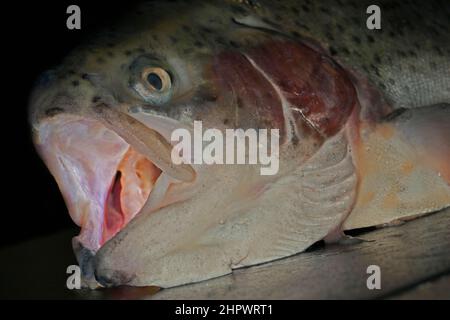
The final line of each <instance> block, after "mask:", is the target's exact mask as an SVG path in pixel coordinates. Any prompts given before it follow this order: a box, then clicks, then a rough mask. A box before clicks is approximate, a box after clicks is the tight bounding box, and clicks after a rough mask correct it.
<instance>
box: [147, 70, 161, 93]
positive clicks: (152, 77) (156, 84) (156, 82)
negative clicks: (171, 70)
mask: <svg viewBox="0 0 450 320" xmlns="http://www.w3.org/2000/svg"><path fill="white" fill-rule="evenodd" d="M147 81H148V83H149V84H150V85H151V86H152V87H153V88H155V89H156V90H158V91H159V90H161V89H162V87H163V83H162V80H161V78H160V76H158V75H157V74H156V73H154V72H151V73H149V74H148V76H147Z"/></svg>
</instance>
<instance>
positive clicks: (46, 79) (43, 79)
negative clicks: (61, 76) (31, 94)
mask: <svg viewBox="0 0 450 320" xmlns="http://www.w3.org/2000/svg"><path fill="white" fill-rule="evenodd" d="M55 78H56V75H55V72H54V71H53V70H47V71H45V72H43V73H41V75H40V76H39V77H38V78H37V80H36V85H37V86H40V87H47V86H49V85H50V84H51V83H52V82H53V81H54V80H55Z"/></svg>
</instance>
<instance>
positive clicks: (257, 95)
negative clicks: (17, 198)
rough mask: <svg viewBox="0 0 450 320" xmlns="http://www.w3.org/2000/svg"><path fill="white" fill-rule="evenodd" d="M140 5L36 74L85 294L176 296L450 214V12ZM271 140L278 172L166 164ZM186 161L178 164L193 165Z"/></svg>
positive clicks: (43, 147) (383, 6) (326, 4)
mask: <svg viewBox="0 0 450 320" xmlns="http://www.w3.org/2000/svg"><path fill="white" fill-rule="evenodd" d="M369 5H371V3H370V1H365V0H364V1H354V0H337V1H320V2H319V1H309V0H299V1H289V0H285V1H269V0H257V1H254V0H241V1H237V0H236V1H233V0H228V1H227V0H224V1H182V0H175V1H167V2H166V1H153V2H143V3H140V4H138V5H137V7H136V8H135V9H133V10H131V11H130V12H128V13H126V14H124V15H123V18H120V19H118V21H115V22H114V23H112V22H111V24H110V25H109V26H105V28H104V29H102V30H99V31H97V32H96V33H95V34H93V35H92V37H90V38H89V39H88V40H87V41H86V42H85V43H84V44H82V45H80V46H78V47H76V48H75V49H74V50H73V51H72V52H71V53H70V54H69V55H68V56H67V57H66V58H65V59H64V60H63V61H62V63H61V64H60V65H59V66H56V67H54V68H53V69H51V70H48V71H46V72H44V73H43V74H42V75H41V76H40V77H39V78H38V79H37V80H36V85H35V87H34V89H33V91H32V92H31V94H30V102H29V122H30V127H31V131H32V137H33V142H34V144H35V146H36V150H37V152H38V153H39V155H40V156H41V158H42V159H43V161H44V163H45V164H46V166H47V167H48V169H49V170H50V172H51V174H52V175H53V176H54V178H55V180H56V182H57V184H58V186H59V188H60V190H61V193H62V195H63V197H64V200H65V203H66V205H67V208H68V211H69V214H70V216H71V218H72V220H73V221H74V223H75V224H77V225H78V226H79V227H80V234H79V235H78V236H76V237H74V238H73V241H72V245H73V248H74V252H75V255H76V257H77V260H78V263H79V265H80V267H81V273H82V277H83V285H84V286H86V287H89V288H97V287H114V286H121V285H128V286H158V287H162V288H167V287H173V286H178V285H182V284H187V283H192V282H198V281H203V280H207V279H211V278H214V277H219V276H223V275H226V274H229V273H232V272H233V270H235V269H237V268H242V267H247V266H252V265H256V264H260V263H266V262H269V261H273V260H275V259H280V258H285V257H288V256H291V255H294V254H298V253H301V252H303V251H305V250H306V249H307V248H309V247H310V246H311V245H313V244H314V243H316V242H318V241H321V240H324V241H325V242H326V243H330V242H331V243H333V242H336V241H340V240H341V239H345V237H346V236H345V234H344V231H347V230H353V229H359V228H365V227H373V226H376V227H381V226H389V225H393V224H396V223H398V222H401V221H407V220H410V219H413V218H417V217H420V216H422V215H425V214H430V213H432V212H437V211H439V210H442V209H444V208H447V207H449V206H450V185H449V183H450V161H449V159H450V107H449V105H450V38H449V37H450V36H449V33H448V30H450V25H449V24H450V19H449V16H450V6H449V4H448V2H446V1H427V2H423V1H395V0H393V1H388V0H381V1H378V6H379V7H380V10H381V11H380V12H381V29H373V30H372V29H369V28H367V27H366V20H367V18H368V16H369V15H368V13H367V8H368V6H369ZM195 121H201V122H202V125H203V127H204V128H213V129H216V130H218V131H220V132H224V131H225V130H227V129H243V130H247V129H277V130H279V131H278V132H279V135H278V139H279V151H278V154H277V156H278V157H279V170H278V171H277V173H276V174H273V175H261V174H260V170H259V169H260V167H261V165H260V164H248V163H247V164H241V165H224V164H218V163H213V164H204V163H200V164H199V163H195V162H193V163H189V162H183V163H180V164H175V163H174V162H173V161H172V158H171V155H172V151H173V150H174V147H175V142H174V141H172V139H171V137H172V133H173V132H174V131H175V130H177V129H181V128H182V129H185V130H187V131H188V132H192V130H193V129H192V128H193V123H194V122H195ZM189 156H190V155H188V156H187V157H189Z"/></svg>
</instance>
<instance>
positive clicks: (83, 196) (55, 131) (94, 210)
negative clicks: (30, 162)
mask: <svg viewBox="0 0 450 320" xmlns="http://www.w3.org/2000/svg"><path fill="white" fill-rule="evenodd" d="M36 145H37V148H38V151H39V153H40V154H41V156H42V158H43V160H44V162H45V163H46V164H47V166H48V168H49V169H50V171H51V173H52V174H53V176H54V177H55V179H56V181H57V183H58V185H59V187H60V190H61V192H62V194H63V196H64V199H65V201H66V204H67V207H68V208H69V213H70V215H71V217H72V219H73V220H74V222H75V223H76V224H78V225H79V226H80V227H81V232H80V235H79V236H78V237H77V241H78V242H79V243H82V244H83V245H82V247H83V248H85V250H82V251H83V252H87V251H89V252H90V254H91V255H92V253H93V252H96V251H98V250H99V249H100V248H101V247H102V246H103V245H104V244H105V243H106V242H107V241H108V240H110V239H111V238H112V237H114V236H115V235H116V234H117V233H118V232H120V231H121V230H123V229H124V228H125V227H126V226H127V224H128V223H129V222H130V221H131V220H132V219H133V218H134V217H135V216H136V215H137V214H139V212H141V211H142V208H143V207H144V206H146V209H145V211H146V212H148V211H151V210H156V209H158V208H159V207H161V206H163V205H167V204H164V197H165V194H166V192H167V190H168V189H169V185H170V184H171V183H172V182H174V180H171V179H170V178H169V177H168V176H167V175H166V174H165V173H164V172H162V171H161V170H160V169H159V168H157V167H156V166H155V165H154V164H153V162H152V161H151V160H149V159H148V158H146V157H145V156H143V155H141V154H140V153H138V152H137V151H135V150H134V148H133V147H132V146H130V145H129V144H128V143H127V142H125V141H124V140H123V139H122V138H121V137H119V136H118V135H117V134H116V133H115V132H113V131H112V130H110V129H107V128H106V127H104V126H103V125H102V124H101V123H99V122H98V121H96V120H92V119H88V118H83V117H79V116H73V115H62V116H57V117H55V118H52V119H50V120H49V121H48V122H46V123H44V124H43V125H42V126H41V128H40V129H39V135H38V136H36ZM77 247H80V245H77ZM86 250H87V251H86Z"/></svg>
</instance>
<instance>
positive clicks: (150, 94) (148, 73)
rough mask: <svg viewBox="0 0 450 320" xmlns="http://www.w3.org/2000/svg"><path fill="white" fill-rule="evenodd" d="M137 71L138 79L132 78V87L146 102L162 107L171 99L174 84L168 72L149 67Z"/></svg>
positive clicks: (159, 68)
mask: <svg viewBox="0 0 450 320" xmlns="http://www.w3.org/2000/svg"><path fill="white" fill-rule="evenodd" d="M136 71H137V73H136V75H137V78H132V81H131V85H132V87H133V88H134V90H135V91H136V92H137V93H138V94H139V95H140V96H141V98H142V99H143V100H144V101H145V102H147V103H151V104H154V105H162V104H164V103H166V102H167V101H168V100H169V99H170V98H171V96H172V91H173V83H172V77H171V75H170V74H169V72H168V71H166V70H165V69H163V68H161V67H154V66H148V65H147V66H143V67H140V68H139V69H137V70H136Z"/></svg>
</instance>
